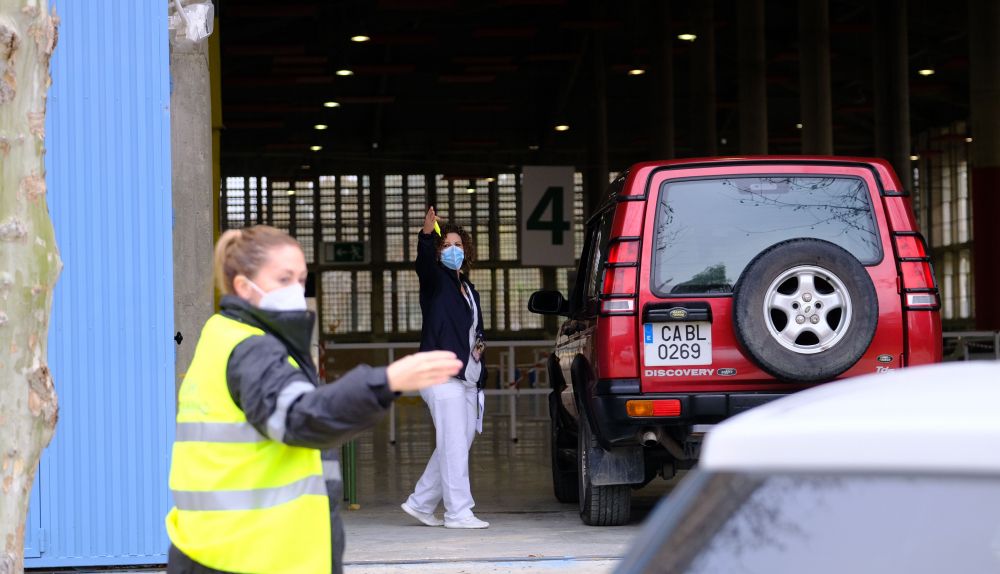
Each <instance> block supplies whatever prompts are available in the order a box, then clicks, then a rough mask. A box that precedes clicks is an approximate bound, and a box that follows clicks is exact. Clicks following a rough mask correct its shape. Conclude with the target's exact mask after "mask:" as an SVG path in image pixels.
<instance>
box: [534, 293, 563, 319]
mask: <svg viewBox="0 0 1000 574" xmlns="http://www.w3.org/2000/svg"><path fill="white" fill-rule="evenodd" d="M528 310H529V311H531V312H532V313H538V314H539V315H566V314H568V312H569V305H568V304H567V302H566V299H565V298H564V297H563V296H562V293H560V292H558V291H535V292H534V293H532V294H531V297H529V298H528Z"/></svg>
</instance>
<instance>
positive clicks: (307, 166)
mask: <svg viewBox="0 0 1000 574" xmlns="http://www.w3.org/2000/svg"><path fill="white" fill-rule="evenodd" d="M311 167H312V166H311V165H306V164H302V165H300V166H299V169H309V168H311Z"/></svg>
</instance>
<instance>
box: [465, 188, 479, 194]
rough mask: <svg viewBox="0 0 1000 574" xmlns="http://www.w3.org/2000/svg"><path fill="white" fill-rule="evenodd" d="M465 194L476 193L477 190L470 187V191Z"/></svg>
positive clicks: (467, 190)
mask: <svg viewBox="0 0 1000 574" xmlns="http://www.w3.org/2000/svg"><path fill="white" fill-rule="evenodd" d="M465 193H476V188H474V187H470V188H468V189H466V190H465Z"/></svg>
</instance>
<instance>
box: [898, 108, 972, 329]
mask: <svg viewBox="0 0 1000 574" xmlns="http://www.w3.org/2000/svg"><path fill="white" fill-rule="evenodd" d="M917 141H918V158H917V161H916V162H914V164H915V169H914V172H915V176H914V179H913V181H914V206H915V209H916V210H917V219H918V221H920V223H921V225H922V227H923V229H924V230H925V233H926V234H927V239H928V243H929V244H930V247H931V256H932V259H933V261H934V269H935V271H936V273H937V280H938V286H939V287H940V289H941V299H942V301H941V318H942V319H943V320H944V321H945V327H946V328H949V329H964V328H970V327H971V326H972V319H973V317H974V316H975V301H974V298H973V291H972V289H973V271H972V265H971V253H972V242H973V239H974V238H973V234H972V204H971V195H970V185H969V139H968V134H967V133H966V129H965V124H964V122H956V123H955V124H952V125H950V126H947V127H944V128H940V129H936V130H932V131H930V132H928V133H924V134H921V135H920V136H919V137H918V138H917Z"/></svg>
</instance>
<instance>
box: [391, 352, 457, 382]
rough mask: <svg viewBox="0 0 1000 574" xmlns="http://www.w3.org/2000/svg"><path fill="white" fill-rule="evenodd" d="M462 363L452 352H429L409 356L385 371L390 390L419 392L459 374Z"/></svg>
mask: <svg viewBox="0 0 1000 574" xmlns="http://www.w3.org/2000/svg"><path fill="white" fill-rule="evenodd" d="M461 368H462V361H459V360H458V357H456V356H455V353H452V352H451V351H427V352H424V353H414V354H412V355H407V356H405V357H403V358H402V359H399V360H398V361H395V362H393V363H392V364H391V365H389V366H388V367H387V368H386V370H385V375H386V378H387V379H388V380H389V389H391V390H393V391H396V392H404V391H419V390H420V389H424V388H427V387H431V386H434V385H438V384H441V383H443V382H445V381H447V380H448V378H449V377H451V376H453V375H455V374H457V373H458V370H459V369H461Z"/></svg>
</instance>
